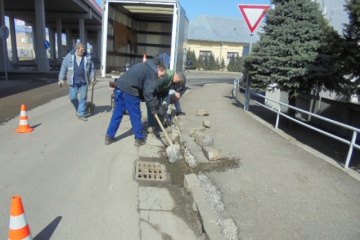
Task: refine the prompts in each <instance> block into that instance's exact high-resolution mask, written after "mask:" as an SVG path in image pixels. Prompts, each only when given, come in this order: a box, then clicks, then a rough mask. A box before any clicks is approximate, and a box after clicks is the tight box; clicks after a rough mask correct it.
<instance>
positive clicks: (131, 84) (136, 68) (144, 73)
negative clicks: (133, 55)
mask: <svg viewBox="0 0 360 240" xmlns="http://www.w3.org/2000/svg"><path fill="white" fill-rule="evenodd" d="M165 74H166V68H165V66H164V65H158V66H155V65H153V64H151V65H149V64H148V63H137V64H135V65H133V66H132V67H131V68H130V69H129V70H128V71H126V72H125V73H124V74H123V75H121V76H120V77H119V78H118V79H117V80H116V81H115V83H114V85H115V88H116V90H115V102H116V104H115V109H114V112H113V115H112V117H111V121H110V124H109V127H108V130H107V133H106V137H105V145H109V144H111V143H113V142H114V141H115V135H116V132H117V130H118V128H119V126H120V123H121V120H122V118H123V116H124V114H125V111H127V112H128V113H129V116H130V121H131V126H132V128H133V131H134V133H135V146H136V147H139V146H141V145H144V144H145V143H146V141H145V137H144V133H143V125H142V122H141V110H140V102H141V101H143V100H145V102H146V105H147V106H148V108H149V110H150V112H151V113H152V114H155V113H157V110H156V106H155V98H156V80H157V78H161V77H163V76H165Z"/></svg>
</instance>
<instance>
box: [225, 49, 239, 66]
mask: <svg viewBox="0 0 360 240" xmlns="http://www.w3.org/2000/svg"><path fill="white" fill-rule="evenodd" d="M232 57H233V58H237V57H239V53H238V52H228V53H227V59H226V64H227V65H229V63H230V59H231V58H232Z"/></svg>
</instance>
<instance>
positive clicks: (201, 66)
mask: <svg viewBox="0 0 360 240" xmlns="http://www.w3.org/2000/svg"><path fill="white" fill-rule="evenodd" d="M196 68H197V69H199V70H204V69H205V57H203V56H199V57H198V59H197V66H196Z"/></svg>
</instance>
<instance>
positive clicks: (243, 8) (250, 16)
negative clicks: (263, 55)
mask: <svg viewBox="0 0 360 240" xmlns="http://www.w3.org/2000/svg"><path fill="white" fill-rule="evenodd" d="M238 7H239V10H240V12H241V13H242V15H243V16H244V19H245V22H246V24H247V25H248V27H249V30H250V47H249V55H250V54H251V50H252V43H253V33H254V31H255V30H256V28H257V27H258V26H259V24H260V22H261V21H262V19H263V18H264V17H265V15H266V12H267V11H268V10H269V9H270V5H259V4H239V5H238ZM250 86H251V78H250V77H249V73H247V74H246V89H245V104H244V110H245V111H248V110H249V105H250Z"/></svg>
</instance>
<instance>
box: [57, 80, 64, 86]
mask: <svg viewBox="0 0 360 240" xmlns="http://www.w3.org/2000/svg"><path fill="white" fill-rule="evenodd" d="M58 84H59V87H62V86H63V85H64V80H62V79H59V81H58Z"/></svg>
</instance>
